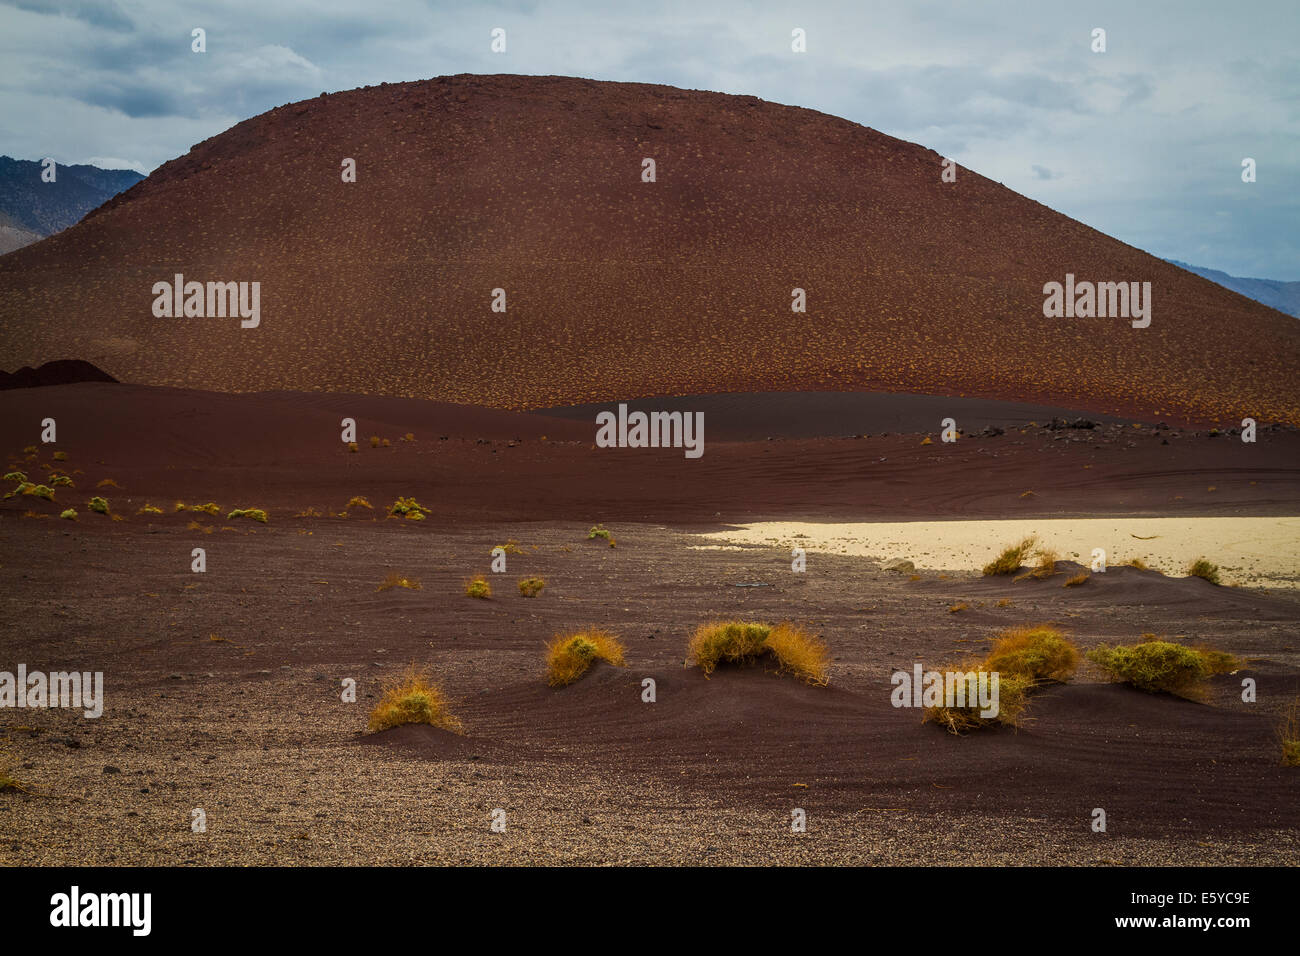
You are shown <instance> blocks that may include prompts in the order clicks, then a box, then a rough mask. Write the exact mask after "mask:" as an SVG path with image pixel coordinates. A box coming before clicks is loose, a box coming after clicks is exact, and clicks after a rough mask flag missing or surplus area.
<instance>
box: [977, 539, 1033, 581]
mask: <svg viewBox="0 0 1300 956" xmlns="http://www.w3.org/2000/svg"><path fill="white" fill-rule="evenodd" d="M1037 543H1038V539H1037V538H1035V537H1034V536H1032V535H1031V536H1030V537H1028V538H1025V540H1023V541H1021V542H1020V543H1019V544H1013V545H1011V546H1010V547H1008V548H1006V549H1005V550H1003V552H1002V553H1001V554H1000V555H998V556H997V557H996V558H994V559H993V560H992V561H990V562H989V563H988V564H986V565H984V574H985V576H986V577H992V576H993V575H997V574H1015V573H1016V572H1017V571H1019V570H1020V568H1021V566H1022V565H1023V564H1024V563H1025V559H1026V558H1028V557H1029V553H1030V552H1031V551H1033V550H1034V545H1036V544H1037Z"/></svg>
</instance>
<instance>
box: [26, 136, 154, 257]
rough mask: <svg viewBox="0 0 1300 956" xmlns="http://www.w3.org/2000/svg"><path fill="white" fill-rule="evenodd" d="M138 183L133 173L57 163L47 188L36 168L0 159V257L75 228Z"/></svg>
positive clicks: (33, 163)
mask: <svg viewBox="0 0 1300 956" xmlns="http://www.w3.org/2000/svg"><path fill="white" fill-rule="evenodd" d="M142 179H144V176H142V175H140V174H139V173H137V172H136V171H135V170H134V169H100V168H99V167H98V166H65V165H63V164H61V163H60V164H59V165H57V166H56V167H55V176H54V182H52V183H47V182H44V181H43V180H42V179H41V164H40V163H38V162H34V161H32V160H29V159H10V158H9V157H8V156H0V254H3V253H6V252H13V251H14V250H15V249H21V248H22V247H23V246H26V245H30V244H31V243H33V242H36V241H37V240H38V239H44V238H45V237H46V236H49V235H52V234H54V233H56V232H59V231H60V230H63V229H67V228H68V227H69V226H71V225H75V224H76V223H78V222H80V221H81V218H82V217H83V216H85V215H86V213H88V212H90V211H91V210H92V209H95V208H97V207H99V206H102V205H103V204H104V203H105V202H107V201H108V200H109V199H112V198H113V197H114V196H116V195H117V194H118V193H120V192H122V191H123V190H125V189H130V188H131V187H132V186H134V185H135V184H136V183H138V182H139V181H140V180H142Z"/></svg>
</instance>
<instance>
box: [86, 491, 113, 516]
mask: <svg viewBox="0 0 1300 956" xmlns="http://www.w3.org/2000/svg"><path fill="white" fill-rule="evenodd" d="M86 507H87V508H89V509H90V510H91V511H94V512H97V513H98V514H101V515H106V514H108V499H107V498H101V497H99V496H98V495H96V496H95V497H94V498H91V499H90V501H89V502H88V503H87V505H86Z"/></svg>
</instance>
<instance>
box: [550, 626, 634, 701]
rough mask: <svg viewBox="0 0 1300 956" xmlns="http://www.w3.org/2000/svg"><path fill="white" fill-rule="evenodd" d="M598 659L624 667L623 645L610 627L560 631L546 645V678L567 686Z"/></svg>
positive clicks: (554, 684) (555, 685)
mask: <svg viewBox="0 0 1300 956" xmlns="http://www.w3.org/2000/svg"><path fill="white" fill-rule="evenodd" d="M596 661H604V662H605V663H607V664H612V665H614V666H615V667H623V666H624V661H623V645H622V644H621V643H619V640H618V638H616V637H615V636H614V635H613V634H610V633H609V632H608V631H602V630H598V629H596V628H588V629H587V630H585V631H579V632H578V633H577V634H568V635H557V636H556V637H554V638H552V639H551V642H550V643H549V644H547V645H546V681H547V683H548V684H550V685H551V686H552V687H565V686H567V685H569V684H572V683H573V682H574V681H575V680H577V679H578V678H579V677H581V676H582V675H583V674H585V673H587V671H588V670H589V669H590V668H591V665H592V664H594V663H595V662H596Z"/></svg>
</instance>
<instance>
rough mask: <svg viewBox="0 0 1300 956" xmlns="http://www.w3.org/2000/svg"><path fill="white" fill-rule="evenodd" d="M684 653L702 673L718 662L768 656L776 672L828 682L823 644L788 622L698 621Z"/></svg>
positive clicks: (820, 682) (745, 662)
mask: <svg viewBox="0 0 1300 956" xmlns="http://www.w3.org/2000/svg"><path fill="white" fill-rule="evenodd" d="M687 656H688V660H689V662H690V663H691V664H693V665H695V666H696V667H698V668H700V669H701V670H702V671H704V674H705V676H708V675H709V674H712V673H713V672H714V670H716V669H717V667H718V665H719V664H749V663H754V662H757V661H759V660H760V659H761V658H764V657H770V658H771V659H772V660H773V661H775V662H776V665H777V670H778V671H779V672H780V673H786V674H792V675H794V676H796V677H800V678H802V679H803V680H805V681H806V682H808V683H809V684H818V685H821V686H825V685H826V684H827V683H829V681H830V678H829V664H828V657H829V654H828V652H827V649H826V644H825V643H824V642H823V641H821V640H820V639H819V638H817V637H814V636H813V635H811V634H809V633H808V632H807V631H805V630H803V629H802V628H800V627H798V626H796V625H792V624H778V625H777V626H776V627H772V626H770V625H767V624H758V623H754V622H749V621H719V622H714V623H709V624H702V625H700V627H698V628H697V629H696V631H695V633H694V634H693V635H692V636H691V640H690V644H689V646H688V648H687Z"/></svg>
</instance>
